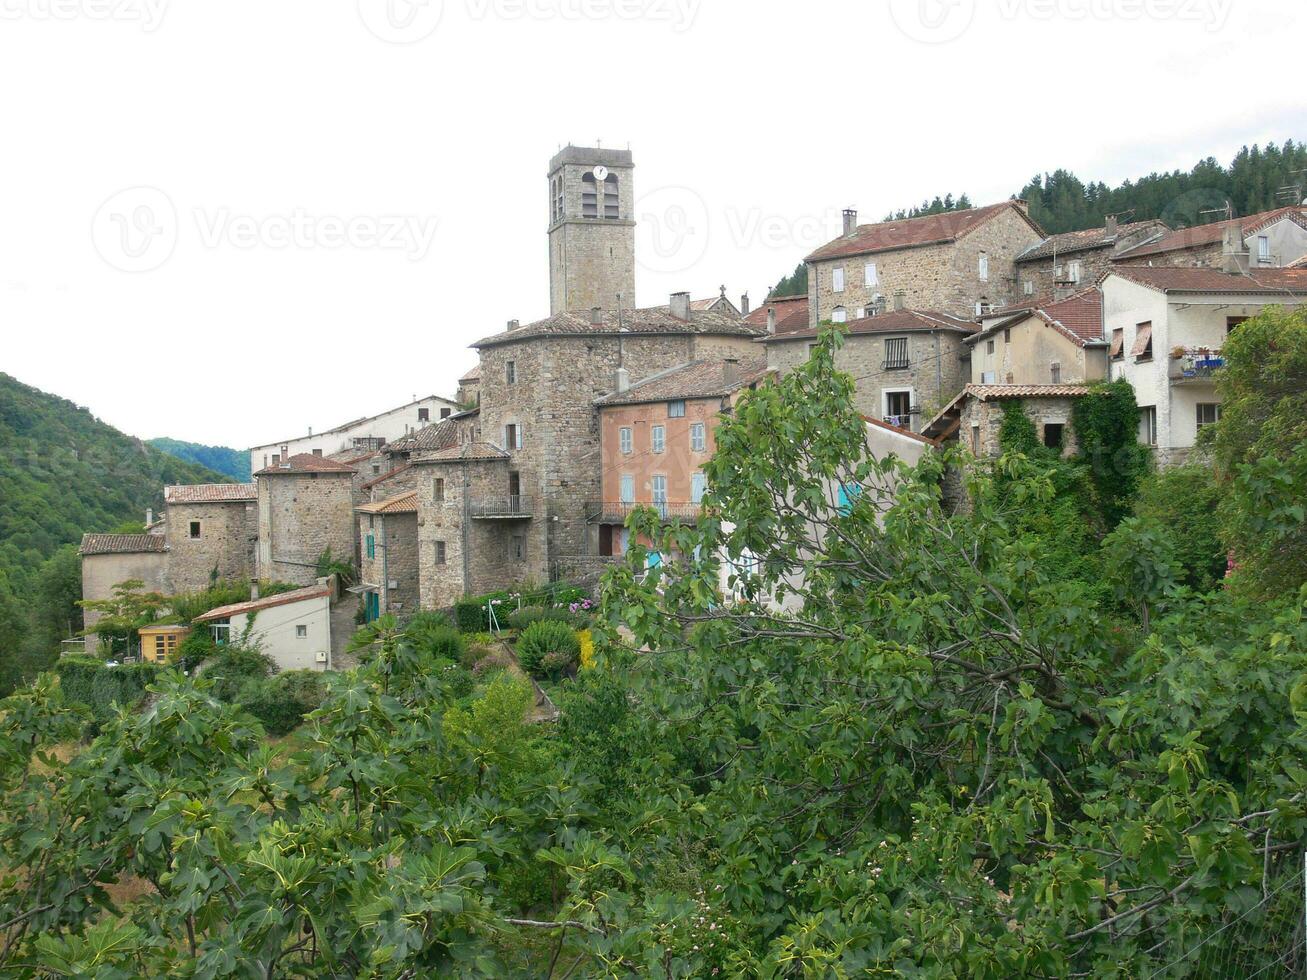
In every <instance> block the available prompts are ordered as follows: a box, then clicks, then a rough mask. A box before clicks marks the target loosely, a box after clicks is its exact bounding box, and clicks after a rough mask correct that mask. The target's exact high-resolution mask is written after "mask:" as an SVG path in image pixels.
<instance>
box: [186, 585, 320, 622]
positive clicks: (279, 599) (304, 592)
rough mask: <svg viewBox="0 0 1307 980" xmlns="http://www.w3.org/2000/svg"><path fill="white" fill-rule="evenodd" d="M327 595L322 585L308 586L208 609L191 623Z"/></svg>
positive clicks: (238, 614)
mask: <svg viewBox="0 0 1307 980" xmlns="http://www.w3.org/2000/svg"><path fill="white" fill-rule="evenodd" d="M329 595H331V590H330V589H329V588H326V587H325V586H322V585H310V586H308V587H307V588H304V589H294V590H292V591H290V592H280V593H278V594H277V595H270V596H267V597H266V598H263V599H251V600H249V601H248V602H234V603H232V604H231V605H229V606H219V607H218V608H217V609H210V610H209V611H208V612H206V613H205V614H204V615H203V616H196V617H195V619H194V620H192V622H196V623H207V622H210V621H212V620H215V619H230V618H231V617H232V616H242V615H244V614H245V613H252V612H260V611H262V610H264V609H272V608H274V607H276V606H288V605H290V604H291V603H292V602H305V601H307V600H309V599H320V598H323V597H324V596H329Z"/></svg>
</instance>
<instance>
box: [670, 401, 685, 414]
mask: <svg viewBox="0 0 1307 980" xmlns="http://www.w3.org/2000/svg"><path fill="white" fill-rule="evenodd" d="M667 417H668V418H669V419H683V418H685V400H684V399H681V398H678V399H677V400H676V401H670V402H668V403H667Z"/></svg>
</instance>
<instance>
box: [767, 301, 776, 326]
mask: <svg viewBox="0 0 1307 980" xmlns="http://www.w3.org/2000/svg"><path fill="white" fill-rule="evenodd" d="M767 332H768V333H775V332H776V307H774V306H769V307H767Z"/></svg>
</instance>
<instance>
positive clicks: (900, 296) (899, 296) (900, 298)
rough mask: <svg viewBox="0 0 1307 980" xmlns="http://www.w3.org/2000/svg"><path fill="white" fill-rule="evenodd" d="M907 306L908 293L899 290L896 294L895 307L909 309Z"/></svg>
mask: <svg viewBox="0 0 1307 980" xmlns="http://www.w3.org/2000/svg"><path fill="white" fill-rule="evenodd" d="M907 306H908V297H907V294H906V293H905V292H903V290H901V289H900V290H898V292H896V293H895V294H894V309H896V310H904V309H907Z"/></svg>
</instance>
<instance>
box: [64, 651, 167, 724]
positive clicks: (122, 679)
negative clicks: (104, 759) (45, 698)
mask: <svg viewBox="0 0 1307 980" xmlns="http://www.w3.org/2000/svg"><path fill="white" fill-rule="evenodd" d="M54 669H55V673H57V674H58V675H59V684H60V686H61V687H62V688H63V690H64V696H65V697H67V698H68V699H69V700H70V701H78V702H80V703H82V704H84V705H86V706H87V707H88V708H90V709H91V714H92V715H93V716H94V718H95V721H96V724H97V726H98V725H100V724H103V723H104V722H105V721H107V720H108V719H109V718H110V717H111V716H112V714H113V707H112V706H113V705H114V704H119V705H121V706H123V707H124V708H131V707H133V706H135V705H136V704H138V703H140V701H141V699H142V698H144V697H145V693H146V691H145V689H146V687H148V686H149V685H150V684H153V683H154V682H155V680H157V679H158V677H159V675H160V674H161V673H163V671H164V670H165V668H164V667H163V666H162V665H161V664H120V665H118V666H117V667H107V666H105V663H104V661H103V660H99V659H97V658H95V657H87V656H78V657H62V658H60V660H59V661H58V662H57V663H56V664H55V668H54Z"/></svg>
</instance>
